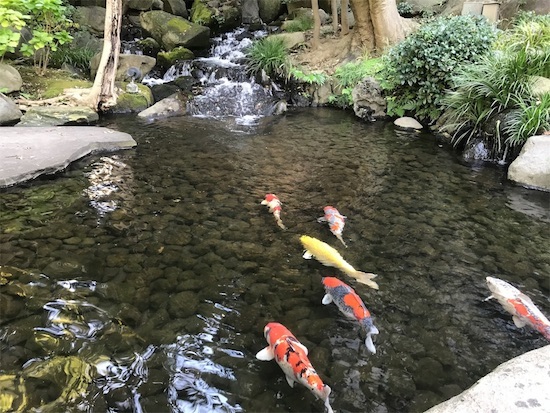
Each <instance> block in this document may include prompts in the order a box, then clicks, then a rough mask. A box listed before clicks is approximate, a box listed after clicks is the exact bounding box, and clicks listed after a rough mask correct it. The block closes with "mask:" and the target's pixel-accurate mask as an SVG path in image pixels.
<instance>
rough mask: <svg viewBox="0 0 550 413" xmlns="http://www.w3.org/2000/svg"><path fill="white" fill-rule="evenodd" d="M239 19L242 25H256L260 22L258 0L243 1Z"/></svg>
mask: <svg viewBox="0 0 550 413" xmlns="http://www.w3.org/2000/svg"><path fill="white" fill-rule="evenodd" d="M241 19H242V22H243V24H258V23H260V22H261V20H260V7H259V5H258V0H243V4H242V12H241Z"/></svg>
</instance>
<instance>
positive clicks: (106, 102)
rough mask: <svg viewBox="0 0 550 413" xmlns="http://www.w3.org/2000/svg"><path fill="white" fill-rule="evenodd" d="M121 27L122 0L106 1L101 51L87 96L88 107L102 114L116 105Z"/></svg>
mask: <svg viewBox="0 0 550 413" xmlns="http://www.w3.org/2000/svg"><path fill="white" fill-rule="evenodd" d="M121 26H122V0H107V4H106V11H105V36H104V43H103V51H102V53H101V60H100V62H99V67H98V69H97V73H96V76H95V79H94V84H93V86H92V88H91V90H90V94H89V95H88V104H89V106H90V107H91V108H92V109H94V110H95V111H98V112H104V111H105V110H107V109H108V108H110V107H112V106H114V105H115V104H116V99H117V94H116V89H115V76H116V70H117V67H118V55H119V53H120V30H121Z"/></svg>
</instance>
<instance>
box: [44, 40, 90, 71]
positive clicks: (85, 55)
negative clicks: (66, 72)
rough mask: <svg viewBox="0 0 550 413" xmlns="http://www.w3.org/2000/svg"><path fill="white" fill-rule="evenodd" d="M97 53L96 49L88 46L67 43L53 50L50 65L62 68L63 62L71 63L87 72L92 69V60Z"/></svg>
mask: <svg viewBox="0 0 550 413" xmlns="http://www.w3.org/2000/svg"><path fill="white" fill-rule="evenodd" d="M95 54H96V51H95V50H94V49H90V48H88V47H72V46H71V45H70V44H68V43H66V44H64V45H62V46H60V47H58V48H57V50H55V51H52V53H51V54H50V65H51V66H52V67H56V68H61V66H62V65H63V64H65V63H66V64H69V65H71V66H73V67H75V68H77V69H80V70H82V71H83V72H85V73H88V72H89V71H90V61H91V60H92V58H93V57H94V55H95Z"/></svg>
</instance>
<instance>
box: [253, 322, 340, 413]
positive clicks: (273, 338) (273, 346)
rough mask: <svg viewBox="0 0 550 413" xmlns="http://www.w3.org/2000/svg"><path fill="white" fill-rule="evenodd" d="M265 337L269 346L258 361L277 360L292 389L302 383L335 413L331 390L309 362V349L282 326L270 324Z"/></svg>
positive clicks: (329, 412) (265, 331)
mask: <svg viewBox="0 0 550 413" xmlns="http://www.w3.org/2000/svg"><path fill="white" fill-rule="evenodd" d="M264 336H265V339H266V341H267V343H268V344H269V345H268V346H267V347H266V348H264V349H263V350H260V351H259V352H258V353H257V354H256V358H257V359H258V360H263V361H270V360H273V359H275V361H276V362H277V364H278V365H279V366H280V367H281V369H282V370H283V372H284V373H285V376H286V381H287V382H288V384H289V386H290V387H294V384H295V383H300V384H302V385H303V386H305V387H307V388H308V389H309V390H310V391H311V392H312V393H313V395H314V396H315V397H317V398H318V399H321V400H323V401H324V402H325V408H326V410H327V412H328V413H333V411H332V407H331V406H330V402H329V395H330V392H331V388H330V387H329V386H328V385H326V384H324V383H323V380H322V379H321V377H319V375H318V374H317V372H316V371H315V369H314V368H313V366H312V365H311V362H310V361H309V359H308V357H307V354H308V350H307V347H306V346H304V345H303V344H302V343H300V342H299V341H298V339H297V338H296V337H295V336H294V335H293V334H292V333H291V332H290V331H289V330H288V329H287V328H286V327H285V326H283V325H282V324H279V323H268V324H267V325H266V326H265V328H264Z"/></svg>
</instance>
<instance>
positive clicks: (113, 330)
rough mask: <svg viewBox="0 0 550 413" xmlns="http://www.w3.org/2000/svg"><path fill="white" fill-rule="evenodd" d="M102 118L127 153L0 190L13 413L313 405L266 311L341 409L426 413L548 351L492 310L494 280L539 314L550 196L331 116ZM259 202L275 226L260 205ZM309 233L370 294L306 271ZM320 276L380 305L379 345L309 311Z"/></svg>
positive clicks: (2, 336)
mask: <svg viewBox="0 0 550 413" xmlns="http://www.w3.org/2000/svg"><path fill="white" fill-rule="evenodd" d="M103 125H104V126H108V127H111V128H114V129H117V130H121V131H125V132H128V133H130V134H131V135H132V136H133V137H134V138H135V139H136V141H137V142H138V146H137V147H136V148H135V149H133V150H128V151H122V152H118V153H113V154H107V155H106V154H103V155H96V156H90V157H86V158H84V159H82V160H81V161H79V162H77V163H75V164H74V165H72V166H71V168H70V169H69V170H67V171H66V172H64V173H62V174H58V175H56V176H55V177H52V178H45V179H40V180H37V181H34V182H32V183H29V184H26V185H23V186H19V187H17V188H11V189H4V190H2V191H1V192H0V200H1V203H0V228H1V229H0V257H1V261H0V264H1V265H2V267H1V268H0V294H1V296H0V305H1V307H0V311H1V325H0V351H1V358H0V385H1V386H2V389H3V390H2V391H3V393H4V396H5V397H7V400H11V402H12V404H11V405H12V406H15V407H14V410H15V409H16V408H17V407H19V408H20V411H43V412H59V411H71V412H76V411H85V412H98V413H99V412H101V413H103V412H113V413H114V412H148V413H152V412H321V411H323V403H322V402H321V401H318V400H315V398H314V397H313V395H311V394H310V393H309V392H308V391H307V390H306V389H305V388H303V387H295V388H290V387H289V386H288V384H287V383H286V380H285V379H284V376H283V373H282V371H281V370H280V368H279V367H278V366H277V365H276V363H275V362H262V361H258V360H256V359H255V354H256V352H258V351H259V350H261V349H262V348H263V347H265V345H266V342H265V340H264V337H263V334H262V332H263V328H264V326H265V324H266V323H267V322H270V321H278V322H280V323H282V324H284V325H285V326H287V327H288V328H289V329H290V330H291V331H292V332H293V333H294V334H295V335H296V337H297V338H298V339H299V340H300V341H301V342H302V343H303V344H304V345H306V346H307V347H308V348H309V354H310V359H311V361H312V363H313V365H314V366H315V368H316V369H317V371H318V373H319V374H320V375H321V377H322V378H323V379H324V380H325V382H326V383H327V384H329V385H330V386H331V387H332V389H333V391H332V395H331V404H332V407H333V408H334V410H335V411H337V412H422V411H424V410H425V409H427V408H429V407H431V406H433V405H434V404H436V403H438V402H441V401H443V400H445V399H447V398H449V397H451V396H453V395H455V394H457V393H459V392H460V391H462V390H464V389H466V388H468V387H469V386H470V385H472V384H473V383H474V382H475V381H476V380H478V379H479V378H480V377H482V376H483V375H485V374H487V373H488V372H490V371H491V370H492V369H494V368H495V367H496V366H497V365H498V364H500V363H502V362H504V361H507V360H508V359H510V358H512V357H514V356H518V355H520V354H523V353H525V352H527V351H530V350H533V349H536V348H540V347H542V346H544V345H546V344H548V342H547V341H546V340H545V339H544V338H543V337H542V336H540V335H539V334H538V333H536V332H534V331H532V330H530V329H528V328H523V329H518V328H516V327H515V326H514V324H513V322H512V320H511V317H510V316H509V315H508V314H506V313H505V312H504V310H503V309H502V308H500V306H499V305H498V303H496V302H492V301H489V302H484V301H483V299H484V298H485V297H487V296H488V294H489V292H488V289H487V288H486V285H485V277H487V276H494V277H498V278H502V279H504V280H506V281H508V282H510V283H512V284H514V285H515V286H517V287H519V288H520V289H521V290H522V291H523V292H524V293H526V294H527V295H529V296H530V297H531V298H532V299H533V301H534V302H535V303H536V304H537V305H538V306H539V308H540V309H541V310H542V311H543V312H544V313H546V314H549V313H550V301H549V292H550V285H549V274H550V253H549V245H550V242H549V241H550V211H549V209H550V208H549V207H550V194H547V193H542V192H537V191H529V190H526V189H523V188H520V187H517V186H515V185H513V184H511V183H509V182H507V181H506V179H505V170H504V169H503V168H499V167H495V166H491V165H466V164H462V163H461V162H460V161H459V159H458V158H457V156H456V154H455V153H454V152H453V151H452V150H450V149H449V148H447V147H445V146H443V145H440V144H438V142H437V141H436V139H435V138H434V137H433V136H430V135H427V134H415V133H405V132H401V131H397V130H395V129H394V127H393V125H392V124H391V123H384V122H377V123H374V124H367V123H363V122H361V121H359V120H357V119H356V118H355V117H353V116H352V115H351V114H347V113H343V112H341V111H337V110H330V109H303V110H292V111H290V112H289V113H287V114H286V115H284V116H281V117H270V118H263V119H261V121H260V122H259V123H258V124H257V125H255V126H243V125H238V124H237V123H235V122H231V121H218V120H213V119H206V118H194V117H180V118H172V119H166V120H162V121H157V122H155V123H150V124H147V123H141V122H140V121H139V120H138V118H137V117H135V116H123V117H117V118H116V119H110V120H109V119H106V120H104V122H103ZM269 192H273V193H276V194H277V195H278V196H279V197H280V199H281V200H282V202H283V212H282V219H283V222H284V223H285V225H286V226H287V227H288V229H287V230H286V231H283V230H281V229H280V228H279V227H278V226H277V225H276V223H275V220H274V219H273V216H271V215H270V214H269V213H268V212H267V209H266V208H265V207H264V206H262V205H260V201H261V200H262V199H263V197H264V195H265V194H266V193H269ZM326 205H333V206H336V207H337V208H338V209H339V210H340V212H341V213H342V214H344V215H346V216H347V217H348V220H347V222H346V227H345V229H344V239H345V240H346V243H347V244H348V248H347V249H345V248H343V246H342V245H341V244H340V243H339V241H338V240H337V239H336V238H335V237H334V236H333V235H332V234H331V233H330V231H329V229H328V227H327V226H326V224H324V225H323V224H320V223H318V222H317V221H316V220H317V218H318V217H320V216H321V215H322V208H323V207H324V206H326ZM302 234H307V235H310V236H313V237H316V238H319V239H321V240H322V241H325V242H327V243H329V244H330V245H332V246H334V247H335V248H336V249H338V250H339V251H340V252H341V253H342V255H343V256H344V258H345V259H346V260H347V261H348V262H349V263H351V264H352V265H353V266H354V267H355V268H357V269H360V270H363V271H369V272H374V273H377V274H378V278H377V279H376V280H377V282H378V284H379V285H380V290H379V291H375V290H372V289H369V288H368V287H366V286H364V285H361V284H357V283H355V282H354V281H353V280H352V279H350V278H349V277H347V276H346V275H345V274H343V273H341V272H339V271H338V270H336V269H333V268H329V267H324V266H323V265H321V264H320V263H319V262H317V261H309V260H304V259H303V258H302V252H303V251H302V247H301V244H300V242H299V236H300V235H302ZM328 275H332V276H337V277H339V278H340V279H342V280H343V281H345V282H347V283H349V284H350V285H352V286H353V287H354V288H355V290H356V291H357V293H358V294H359V295H360V296H361V297H362V298H363V300H364V302H365V304H366V305H367V307H368V308H369V309H370V311H371V313H372V315H373V318H374V323H375V325H376V326H377V328H378V329H379V330H380V334H379V335H378V336H376V337H375V344H376V347H377V353H376V354H374V355H372V354H370V353H368V351H367V350H366V348H365V346H364V344H363V340H364V336H363V335H361V334H360V333H359V331H358V328H357V325H356V324H355V323H354V322H352V321H349V320H347V319H345V318H344V316H343V315H342V314H341V313H339V311H338V309H337V308H336V306H334V305H333V304H331V305H328V306H325V305H323V304H322V303H321V300H322V298H323V295H324V290H323V288H322V285H321V278H322V277H323V276H328ZM33 409H35V410H33ZM39 409H41V410H39Z"/></svg>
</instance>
